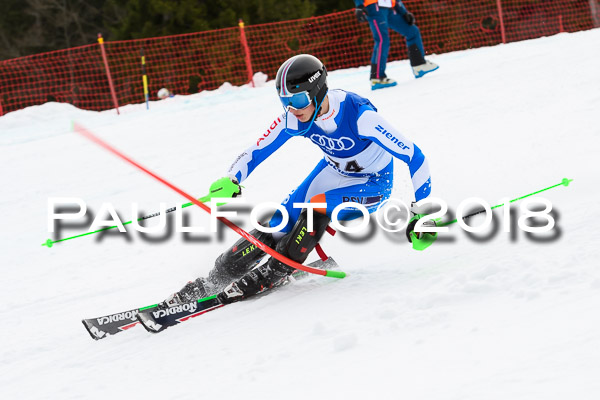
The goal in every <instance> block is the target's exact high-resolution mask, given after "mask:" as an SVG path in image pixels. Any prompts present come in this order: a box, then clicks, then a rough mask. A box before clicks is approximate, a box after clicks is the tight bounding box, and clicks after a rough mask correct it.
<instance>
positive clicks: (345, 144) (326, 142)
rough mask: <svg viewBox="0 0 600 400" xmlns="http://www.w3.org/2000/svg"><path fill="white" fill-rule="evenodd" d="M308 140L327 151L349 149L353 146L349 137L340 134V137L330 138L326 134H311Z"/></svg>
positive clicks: (352, 141)
mask: <svg viewBox="0 0 600 400" xmlns="http://www.w3.org/2000/svg"><path fill="white" fill-rule="evenodd" d="M310 140H312V141H313V142H315V143H316V144H318V145H319V146H321V147H323V148H325V149H326V150H329V151H343V150H350V149H351V148H353V147H354V144H355V143H354V140H352V139H350V138H349V137H346V136H342V137H341V138H339V139H337V138H330V137H328V136H323V135H317V134H313V135H311V136H310Z"/></svg>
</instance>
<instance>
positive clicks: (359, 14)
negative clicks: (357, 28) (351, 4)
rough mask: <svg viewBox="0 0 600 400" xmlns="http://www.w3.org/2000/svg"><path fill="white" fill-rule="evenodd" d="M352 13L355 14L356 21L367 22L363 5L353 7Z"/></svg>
mask: <svg viewBox="0 0 600 400" xmlns="http://www.w3.org/2000/svg"><path fill="white" fill-rule="evenodd" d="M354 15H356V19H357V20H358V22H368V21H369V20H368V19H367V15H368V14H367V10H365V6H358V7H356V8H355V9H354Z"/></svg>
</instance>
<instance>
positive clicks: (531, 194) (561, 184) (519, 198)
mask: <svg viewBox="0 0 600 400" xmlns="http://www.w3.org/2000/svg"><path fill="white" fill-rule="evenodd" d="M571 182H573V179H567V178H563V180H562V181H561V182H560V183H557V184H556V185H552V186H548V187H547V188H545V189H542V190H538V191H536V192H533V193H529V194H526V195H525V196H521V197H517V198H516V199H512V200H510V201H509V203H514V202H515V201H519V200H522V199H524V198H526V197H530V196H533V195H536V194H538V193H541V192H545V191H546V190H550V189H553V188H555V187H557V186H569V183H571ZM504 204H506V203H503V204H497V205H495V206H493V207H491V209H492V210H493V209H495V208H499V207H502V206H503V205H504ZM484 212H485V209H484V210H479V211H476V212H474V213H472V214H469V215H465V216H464V217H462V219H463V220H465V219H467V218H471V217H472V216H474V215H477V214H481V213H484ZM457 221H458V220H457V219H454V220H452V221H449V222H443V223H441V224H437V221H436V224H437V226H448V225H452V224H454V223H456V222H457Z"/></svg>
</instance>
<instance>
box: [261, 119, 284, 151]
mask: <svg viewBox="0 0 600 400" xmlns="http://www.w3.org/2000/svg"><path fill="white" fill-rule="evenodd" d="M280 122H281V118H277V119H276V120H275V121H273V123H272V124H271V126H269V129H267V132H266V133H265V134H263V135H262V137H259V138H258V140H257V141H256V145H257V146H258V144H259V143H260V141H261V140H265V138H266V137H267V136H269V135H270V134H271V131H272V130H273V129H275V127H276V126H277V125H278V124H279V123H280Z"/></svg>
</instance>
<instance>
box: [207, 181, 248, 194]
mask: <svg viewBox="0 0 600 400" xmlns="http://www.w3.org/2000/svg"><path fill="white" fill-rule="evenodd" d="M241 194H242V187H241V186H240V185H239V183H238V181H237V179H235V178H231V177H229V176H226V177H224V178H221V179H218V180H216V181H214V182H213V184H212V185H210V190H209V196H210V197H211V198H213V197H222V198H227V197H237V196H240V195H241Z"/></svg>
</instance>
